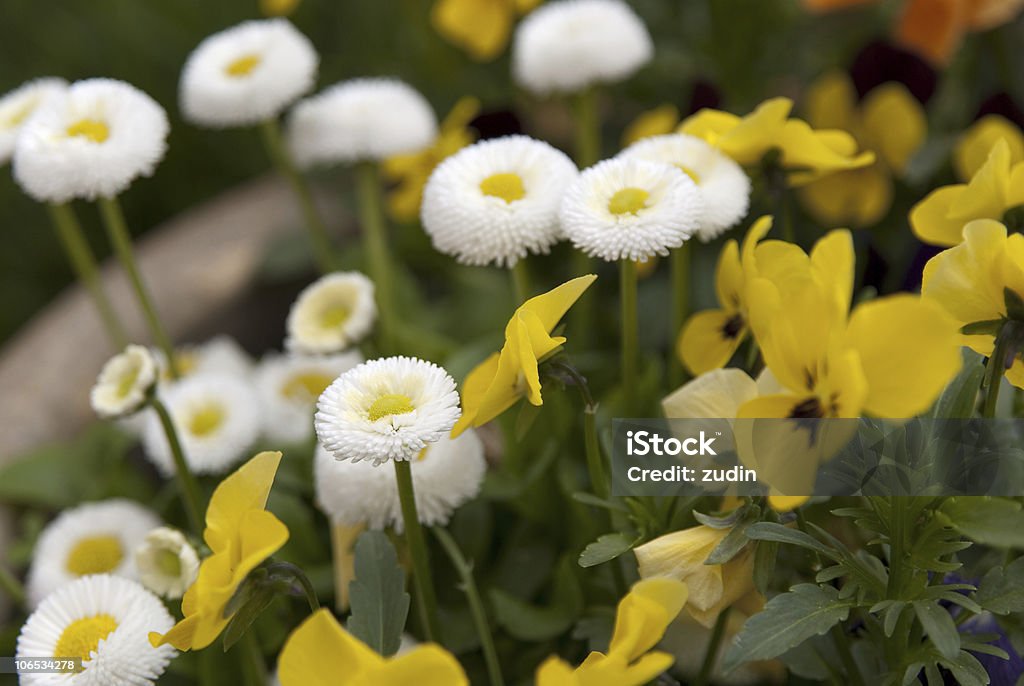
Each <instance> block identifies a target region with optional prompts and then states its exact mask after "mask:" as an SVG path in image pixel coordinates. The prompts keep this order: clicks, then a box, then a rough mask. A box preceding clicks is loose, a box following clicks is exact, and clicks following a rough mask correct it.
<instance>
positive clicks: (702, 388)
mask: <svg viewBox="0 0 1024 686" xmlns="http://www.w3.org/2000/svg"><path fill="white" fill-rule="evenodd" d="M755 397H757V382H756V381H754V380H753V379H751V378H750V376H749V375H748V374H747V373H746V372H745V371H743V370H742V369H735V368H730V369H715V370H712V371H710V372H707V373H705V374H701V375H700V376H698V377H697V378H695V379H693V380H692V381H690V382H688V383H686V384H685V385H683V386H681V387H680V388H678V389H676V390H675V391H674V392H673V393H672V394H670V395H668V396H667V397H666V398H665V399H664V400H663V401H662V402H661V406H662V409H663V410H664V412H665V416H666V417H668V418H669V419H689V418H706V419H731V418H733V417H735V416H736V413H737V411H739V408H740V405H742V404H743V403H745V402H747V401H748V400H751V399H753V398H755Z"/></svg>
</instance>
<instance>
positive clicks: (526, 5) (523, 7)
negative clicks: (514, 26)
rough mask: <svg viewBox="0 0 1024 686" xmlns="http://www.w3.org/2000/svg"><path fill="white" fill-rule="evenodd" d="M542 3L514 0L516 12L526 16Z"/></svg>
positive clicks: (538, 1)
mask: <svg viewBox="0 0 1024 686" xmlns="http://www.w3.org/2000/svg"><path fill="white" fill-rule="evenodd" d="M542 2H544V0H515V5H516V12H518V13H519V14H526V13H528V12H530V11H531V10H532V9H534V8H535V7H536V6H537V5H539V4H540V3H542Z"/></svg>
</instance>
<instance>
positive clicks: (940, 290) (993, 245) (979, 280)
mask: <svg viewBox="0 0 1024 686" xmlns="http://www.w3.org/2000/svg"><path fill="white" fill-rule="evenodd" d="M1005 252H1006V227H1005V226H1003V225H1002V224H1000V223H999V222H997V221H992V220H990V219H983V220H978V221H974V222H971V223H970V224H968V225H967V226H966V227H965V228H964V242H963V243H961V244H960V245H958V246H956V247H954V248H950V249H949V250H945V251H943V252H941V253H939V254H938V255H936V256H935V257H933V258H932V259H930V260H929V261H928V264H926V265H925V268H924V277H923V280H922V284H921V294H922V295H923V296H924V297H925V298H928V299H931V300H933V301H935V302H936V303H938V304H940V305H941V306H942V307H944V308H945V309H946V311H947V312H949V313H950V314H952V315H953V317H954V318H955V319H957V320H958V321H959V322H960V323H961V324H969V323H971V322H977V321H987V320H989V319H998V318H999V317H1001V316H1002V315H1004V314H1005V313H1006V307H1005V303H1004V298H1003V281H1002V274H1003V269H1002V268H1001V266H1000V264H1001V261H1002V259H1003V255H1004V254H1005Z"/></svg>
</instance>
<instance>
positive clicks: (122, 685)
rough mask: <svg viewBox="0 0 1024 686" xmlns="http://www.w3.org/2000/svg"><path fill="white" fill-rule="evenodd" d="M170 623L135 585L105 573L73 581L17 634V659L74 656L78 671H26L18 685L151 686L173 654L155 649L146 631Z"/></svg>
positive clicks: (160, 629)
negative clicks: (79, 666)
mask: <svg viewBox="0 0 1024 686" xmlns="http://www.w3.org/2000/svg"><path fill="white" fill-rule="evenodd" d="M172 626H174V619H173V618H172V617H171V615H170V613H168V612H167V608H165V607H164V604H163V602H161V601H160V599H159V598H157V597H156V596H155V595H153V594H152V593H150V592H149V591H147V590H146V589H144V588H143V587H142V586H140V585H139V584H138V583H136V582H134V581H131V580H129V579H123V578H120V577H116V576H111V575H109V574H95V575H92V576H87V577H83V578H81V579H77V580H76V581H73V582H72V583H69V584H67V585H65V586H62V587H61V588H58V589H57V590H55V591H54V592H53V593H52V594H51V595H49V596H47V597H46V599H45V600H44V601H43V602H42V603H41V604H40V605H39V607H38V608H37V609H36V610H35V612H33V613H32V614H31V615H30V616H29V618H28V620H26V621H25V625H24V626H22V627H21V633H20V634H19V635H18V648H17V656H18V657H19V658H40V657H43V658H47V657H64V658H69V657H77V658H80V659H81V660H82V669H81V671H79V672H77V673H74V674H68V673H66V672H65V673H57V672H35V673H32V672H25V673H23V674H21V675H19V677H18V683H20V684H21V686H150V685H151V684H154V683H156V681H157V679H159V678H160V675H161V674H163V673H164V670H165V669H166V668H167V663H168V662H170V661H171V658H173V657H174V655H175V650H174V647H173V646H171V645H164V646H160V647H159V648H154V647H153V646H152V645H150V643H149V632H151V631H155V632H158V633H161V634H162V633H164V632H166V631H168V630H169V629H170V628H171V627H172Z"/></svg>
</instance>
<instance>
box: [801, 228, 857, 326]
mask: <svg viewBox="0 0 1024 686" xmlns="http://www.w3.org/2000/svg"><path fill="white" fill-rule="evenodd" d="M810 258H811V266H812V268H813V269H814V270H815V278H816V279H817V280H818V282H819V283H820V284H822V285H824V286H828V287H829V288H831V289H832V291H833V292H834V294H835V297H836V306H837V311H838V312H839V313H841V314H842V315H843V316H844V317H845V315H846V313H847V312H848V311H849V310H850V300H851V299H852V298H853V280H854V273H853V272H854V267H855V261H856V257H855V255H854V251H853V235H852V234H851V233H850V232H849V231H846V230H844V229H838V230H836V231H829V232H828V234H826V235H825V236H824V237H823V238H821V239H820V240H819V241H818V242H817V243H815V244H814V247H813V248H811V255H810Z"/></svg>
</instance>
